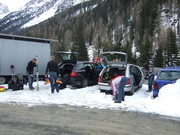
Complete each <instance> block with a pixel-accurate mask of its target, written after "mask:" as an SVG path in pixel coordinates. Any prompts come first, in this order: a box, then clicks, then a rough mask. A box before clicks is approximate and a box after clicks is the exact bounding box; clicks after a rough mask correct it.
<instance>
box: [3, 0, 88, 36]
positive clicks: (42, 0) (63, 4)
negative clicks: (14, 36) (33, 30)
mask: <svg viewBox="0 0 180 135" xmlns="http://www.w3.org/2000/svg"><path fill="white" fill-rule="evenodd" d="M85 1H87V0H31V1H30V2H28V3H27V4H26V5H25V6H24V7H23V8H21V10H19V11H15V12H12V13H10V14H8V15H7V16H5V17H4V18H3V19H1V20H0V32H1V33H15V32H17V31H19V30H20V29H21V28H24V27H29V26H32V25H35V24H38V23H39V22H42V21H44V20H46V19H48V18H50V17H52V16H54V15H55V14H57V13H59V12H62V11H63V10H65V9H67V8H69V7H72V6H74V5H76V4H79V3H81V2H85Z"/></svg>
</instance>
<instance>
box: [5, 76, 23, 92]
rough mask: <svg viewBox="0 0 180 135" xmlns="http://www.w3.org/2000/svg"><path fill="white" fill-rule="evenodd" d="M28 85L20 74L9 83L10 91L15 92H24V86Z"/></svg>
mask: <svg viewBox="0 0 180 135" xmlns="http://www.w3.org/2000/svg"><path fill="white" fill-rule="evenodd" d="M25 83H26V81H25V79H24V77H23V75H21V74H18V75H16V76H14V77H13V78H12V80H11V81H9V82H8V89H12V90H13V91H15V90H23V89H24V84H25Z"/></svg>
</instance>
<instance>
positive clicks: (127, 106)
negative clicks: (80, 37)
mask: <svg viewBox="0 0 180 135" xmlns="http://www.w3.org/2000/svg"><path fill="white" fill-rule="evenodd" d="M34 85H36V83H34ZM4 86H5V87H7V85H4ZM147 87H148V86H147V85H143V87H142V88H141V89H140V90H139V91H137V92H136V93H135V94H134V95H133V96H126V97H125V102H122V103H121V104H116V103H114V102H113V100H112V96H111V95H106V94H104V93H100V91H99V89H98V85H96V86H92V87H87V88H82V89H70V88H66V89H64V90H61V91H60V93H55V94H51V93H50V86H49V85H44V82H40V90H39V91H36V90H34V91H30V90H28V87H27V86H25V90H20V91H10V90H9V91H6V92H1V93H0V97H1V98H0V103H3V104H4V103H5V104H25V105H28V106H31V105H59V106H63V104H69V105H73V106H85V107H89V108H99V109H113V110H120V109H122V110H125V111H136V112H145V113H154V114H160V115H167V116H174V117H180V107H179V103H180V89H179V87H180V80H178V81H177V82H176V83H175V84H169V85H166V86H164V87H163V88H162V89H161V92H160V94H159V97H158V98H156V99H152V93H147V92H146V90H147Z"/></svg>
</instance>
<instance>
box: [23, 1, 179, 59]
mask: <svg viewBox="0 0 180 135" xmlns="http://www.w3.org/2000/svg"><path fill="white" fill-rule="evenodd" d="M179 7H180V1H178V0H172V1H168V0H151V1H149V0H126V1H124V0H101V1H100V0H97V1H96V0H93V1H90V2H87V3H86V4H81V5H80V6H74V7H72V8H69V9H67V10H65V11H63V12H61V13H60V14H57V15H56V16H54V17H52V18H51V19H48V20H46V21H44V22H42V23H40V24H38V25H36V26H34V27H31V28H28V29H24V30H23V31H21V33H20V34H22V35H24V34H25V35H28V36H34V37H44V38H53V39H58V40H59V44H60V45H59V46H57V48H56V49H61V50H66V51H69V50H71V49H72V44H73V39H74V35H75V34H77V33H74V30H75V28H76V26H77V24H78V22H79V20H80V21H81V22H83V23H84V24H83V27H84V37H85V40H86V44H87V46H92V45H93V48H95V49H94V55H97V53H98V52H99V50H103V51H110V50H115V51H124V49H125V51H127V49H129V50H128V52H129V53H133V54H131V56H133V57H135V58H136V57H139V56H140V55H141V52H143V51H146V48H145V50H141V49H140V48H142V46H143V45H144V44H145V43H146V41H148V42H149V41H150V42H149V43H150V44H151V46H152V47H151V48H152V52H148V53H147V54H148V55H150V54H151V55H155V52H156V49H158V48H159V47H160V45H162V48H166V47H165V43H167V38H165V37H167V35H168V33H167V32H168V31H169V30H168V29H172V31H173V32H175V34H176V38H177V45H180V40H179V39H180V23H179V22H180V20H179V18H180V9H179ZM86 9H87V10H86ZM84 11H85V12H84ZM162 41H163V42H162ZM148 42H147V43H148ZM179 47H180V46H179ZM153 57H154V56H153ZM129 59H130V58H129ZM143 59H144V58H143ZM145 61H146V62H148V60H146V59H145Z"/></svg>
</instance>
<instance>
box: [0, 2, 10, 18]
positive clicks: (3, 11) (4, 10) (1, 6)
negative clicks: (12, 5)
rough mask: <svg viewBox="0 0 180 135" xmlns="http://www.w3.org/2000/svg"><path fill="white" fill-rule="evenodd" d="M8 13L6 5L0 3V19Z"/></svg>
mask: <svg viewBox="0 0 180 135" xmlns="http://www.w3.org/2000/svg"><path fill="white" fill-rule="evenodd" d="M8 12H9V9H8V7H7V6H6V5H4V4H2V3H0V19H1V18H2V17H3V16H4V15H5V14H7V13H8Z"/></svg>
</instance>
